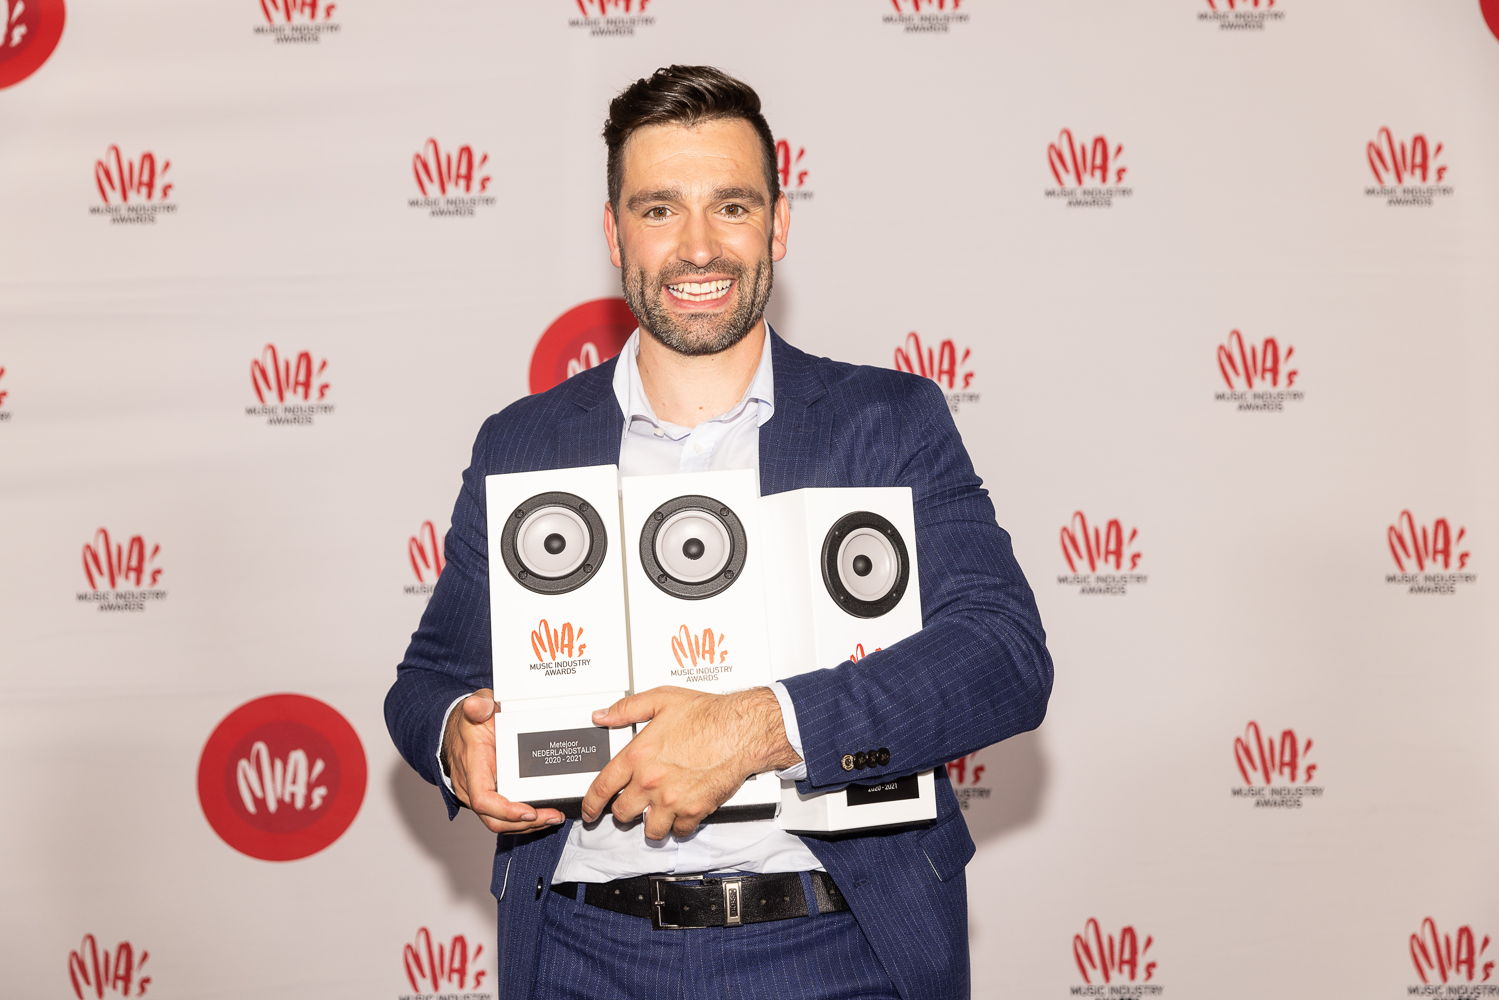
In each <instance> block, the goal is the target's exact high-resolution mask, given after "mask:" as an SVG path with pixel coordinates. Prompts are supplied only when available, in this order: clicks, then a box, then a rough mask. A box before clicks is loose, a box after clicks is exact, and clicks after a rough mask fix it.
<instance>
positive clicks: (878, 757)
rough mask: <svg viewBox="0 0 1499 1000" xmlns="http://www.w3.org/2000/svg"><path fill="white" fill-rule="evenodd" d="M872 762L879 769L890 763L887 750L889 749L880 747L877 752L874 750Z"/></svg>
mask: <svg viewBox="0 0 1499 1000" xmlns="http://www.w3.org/2000/svg"><path fill="white" fill-rule="evenodd" d="M874 762H875V764H876V765H878V766H879V767H884V766H885V765H886V764H888V763H890V750H889V748H888V747H880V748H879V749H878V750H876V751H875V752H874Z"/></svg>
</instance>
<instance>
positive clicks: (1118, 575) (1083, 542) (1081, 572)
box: [1057, 510, 1147, 597]
mask: <svg viewBox="0 0 1499 1000" xmlns="http://www.w3.org/2000/svg"><path fill="white" fill-rule="evenodd" d="M1139 537H1140V530H1139V529H1138V528H1135V527H1129V528H1126V527H1125V526H1124V524H1123V522H1121V521H1120V520H1119V519H1118V518H1117V517H1113V518H1109V519H1108V520H1106V521H1104V522H1102V523H1101V524H1096V523H1092V522H1090V521H1089V520H1088V516H1087V515H1086V514H1084V513H1083V512H1082V511H1080V510H1079V511H1073V514H1072V518H1071V520H1069V521H1068V522H1067V523H1066V524H1064V525H1062V529H1061V534H1060V540H1061V545H1062V558H1063V559H1064V560H1065V561H1066V563H1067V573H1066V574H1061V575H1058V577H1057V583H1059V584H1061V585H1063V586H1068V587H1076V588H1078V593H1079V594H1107V595H1113V596H1118V597H1123V596H1124V595H1125V594H1126V593H1128V588H1129V586H1130V585H1131V584H1136V585H1139V584H1143V583H1146V582H1147V580H1146V575H1145V574H1144V573H1137V572H1135V570H1137V569H1139V566H1140V558H1141V556H1142V555H1143V553H1141V552H1140V550H1139V549H1137V548H1136V547H1135V542H1136V540H1137V539H1138V538H1139Z"/></svg>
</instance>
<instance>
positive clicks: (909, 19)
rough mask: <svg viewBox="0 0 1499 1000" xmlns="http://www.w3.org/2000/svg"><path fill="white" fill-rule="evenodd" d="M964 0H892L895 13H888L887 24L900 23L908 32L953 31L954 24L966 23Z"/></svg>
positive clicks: (885, 17) (891, 4)
mask: <svg viewBox="0 0 1499 1000" xmlns="http://www.w3.org/2000/svg"><path fill="white" fill-rule="evenodd" d="M962 7H963V0H890V8H891V10H893V11H895V13H893V14H886V15H885V16H884V22H885V23H886V24H898V25H900V26H901V28H902V29H903V30H905V31H907V32H939V31H951V30H952V26H953V25H954V24H966V23H967V22H968V15H967V14H966V13H962Z"/></svg>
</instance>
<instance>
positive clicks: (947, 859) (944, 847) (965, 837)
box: [920, 812, 976, 882]
mask: <svg viewBox="0 0 1499 1000" xmlns="http://www.w3.org/2000/svg"><path fill="white" fill-rule="evenodd" d="M920 843H921V852H922V853H923V854H925V855H926V860H927V863H928V864H930V865H931V866H932V873H933V874H934V875H936V876H937V880H938V881H940V882H946V881H947V880H948V879H950V878H952V877H953V876H954V875H956V874H958V873H959V872H961V871H962V870H963V867H964V866H965V865H967V864H968V862H969V860H970V859H971V858H972V857H973V852H974V851H975V850H976V848H975V847H974V844H973V837H972V836H971V835H970V834H969V833H968V824H967V823H965V822H964V821H963V814H962V813H960V812H959V813H953V814H952V815H951V816H949V817H948V818H947V819H945V820H943V821H942V822H940V823H938V824H937V825H936V826H934V827H932V828H931V829H930V830H928V831H927V832H926V833H924V834H923V835H922V837H921V841H920Z"/></svg>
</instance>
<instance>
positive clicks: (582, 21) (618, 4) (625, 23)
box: [568, 0, 656, 37]
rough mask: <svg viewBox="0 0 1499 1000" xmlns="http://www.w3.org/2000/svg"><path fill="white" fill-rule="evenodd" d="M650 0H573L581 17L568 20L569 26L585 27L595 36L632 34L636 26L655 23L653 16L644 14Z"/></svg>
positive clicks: (641, 26)
mask: <svg viewBox="0 0 1499 1000" xmlns="http://www.w3.org/2000/svg"><path fill="white" fill-rule="evenodd" d="M650 2H651V0H573V3H574V4H575V5H576V6H577V8H578V13H579V14H581V15H582V17H575V18H573V19H572V20H571V21H569V22H568V27H571V28H586V29H588V33H589V34H590V35H593V36H595V37H597V36H604V35H633V34H635V29H636V28H646V27H649V26H651V25H653V24H655V23H656V19H655V18H654V17H647V16H645V9H646V7H648V6H650Z"/></svg>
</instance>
